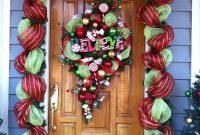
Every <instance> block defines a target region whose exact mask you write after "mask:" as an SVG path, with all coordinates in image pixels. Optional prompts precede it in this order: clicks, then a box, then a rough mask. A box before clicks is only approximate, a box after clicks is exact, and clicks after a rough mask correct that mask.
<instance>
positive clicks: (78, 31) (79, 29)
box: [76, 27, 86, 38]
mask: <svg viewBox="0 0 200 135" xmlns="http://www.w3.org/2000/svg"><path fill="white" fill-rule="evenodd" d="M85 33H86V29H85V28H84V27H77V28H76V36H77V37H78V38H83V37H84V36H85Z"/></svg>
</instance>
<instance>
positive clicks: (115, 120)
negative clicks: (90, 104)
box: [49, 0, 144, 135]
mask: <svg viewBox="0 0 200 135" xmlns="http://www.w3.org/2000/svg"><path fill="white" fill-rule="evenodd" d="M91 2H92V1H91V0H85V1H84V0H51V48H50V84H53V83H54V82H57V83H58V85H59V104H58V110H57V111H56V112H55V116H54V120H55V125H56V127H57V129H56V131H54V132H53V131H51V127H50V125H51V119H52V117H51V113H50V112H49V134H50V135H142V132H143V131H142V128H141V127H140V125H139V121H138V110H137V107H138V103H139V101H140V100H141V99H142V97H143V95H144V93H143V86H142V81H143V78H144V70H143V65H142V63H141V60H140V56H141V54H142V53H143V52H144V36H143V26H142V25H140V24H139V22H138V20H137V18H136V14H135V13H136V11H137V7H138V6H139V5H140V4H141V3H142V1H141V0H124V1H123V3H122V7H123V10H122V11H121V15H122V19H123V21H124V22H126V23H127V24H128V26H129V28H131V30H132V31H133V32H134V34H133V40H132V41H133V42H132V48H133V52H132V58H133V60H134V64H133V65H132V66H131V67H126V70H125V72H123V73H121V74H120V77H119V78H117V77H115V78H114V79H113V80H112V82H111V87H109V88H106V89H105V90H101V91H100V95H101V96H105V97H106V98H105V100H104V101H103V102H102V105H101V108H100V109H99V110H98V109H96V110H95V111H94V113H93V115H94V120H93V121H92V122H90V123H89V124H88V125H86V124H85V123H84V121H83V119H82V114H81V106H80V102H79V101H78V98H77V95H75V94H72V93H70V92H67V90H68V89H72V88H73V86H75V84H76V81H77V78H76V77H75V75H73V73H70V72H68V66H67V65H62V64H61V63H60V62H59V55H60V54H61V51H60V48H59V44H60V43H61V35H62V27H64V26H65V24H66V23H67V22H68V21H69V20H70V19H71V18H72V17H73V15H75V14H77V13H82V12H83V11H84V9H85V8H87V7H88V6H89V3H91Z"/></svg>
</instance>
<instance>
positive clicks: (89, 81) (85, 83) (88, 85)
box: [84, 79, 92, 88]
mask: <svg viewBox="0 0 200 135" xmlns="http://www.w3.org/2000/svg"><path fill="white" fill-rule="evenodd" d="M90 86H92V80H89V79H86V80H84V87H86V88H88V87H90Z"/></svg>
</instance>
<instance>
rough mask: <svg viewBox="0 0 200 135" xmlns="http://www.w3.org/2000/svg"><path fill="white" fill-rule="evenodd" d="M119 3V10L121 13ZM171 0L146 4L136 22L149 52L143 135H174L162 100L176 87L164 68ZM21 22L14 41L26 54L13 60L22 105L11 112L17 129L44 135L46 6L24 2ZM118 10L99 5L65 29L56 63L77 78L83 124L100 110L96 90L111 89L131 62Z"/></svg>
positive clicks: (125, 29)
mask: <svg viewBox="0 0 200 135" xmlns="http://www.w3.org/2000/svg"><path fill="white" fill-rule="evenodd" d="M120 2H121V0H119V5H118V7H119V9H121V3H120ZM172 2H173V0H147V1H146V4H144V5H143V6H141V7H140V9H139V12H138V17H139V19H140V21H141V22H143V23H144V24H146V27H145V30H144V33H145V37H146V39H147V40H148V41H147V43H148V45H149V46H150V47H151V50H150V51H149V52H147V53H144V55H143V56H142V61H143V63H144V65H145V66H146V67H147V69H149V72H148V73H147V75H146V78H145V80H144V85H145V86H146V87H147V88H148V91H147V93H148V97H147V98H144V99H143V100H142V101H141V103H140V105H139V119H140V122H141V125H142V127H143V128H144V129H145V134H146V135H150V134H164V135H172V134H173V131H172V128H171V127H170V126H169V123H168V121H169V118H170V117H171V110H170V108H169V106H168V105H167V104H166V103H165V101H164V100H163V98H165V97H167V96H169V94H170V93H171V92H172V90H173V88H174V85H175V82H174V79H173V77H172V76H171V74H170V73H168V72H166V70H165V69H166V67H167V66H168V65H169V64H170V63H171V61H172V53H171V51H170V50H169V49H168V47H169V46H170V45H171V43H172V41H173V39H174V33H173V29H172V27H171V26H169V25H167V24H166V23H165V22H166V19H167V18H168V15H169V14H170V13H171V8H170V6H169V5H168V4H170V3H172ZM23 9H24V14H25V18H24V19H23V20H21V21H20V24H19V27H18V40H19V43H20V44H21V46H22V47H23V48H24V49H25V50H24V51H23V52H22V53H21V54H20V55H19V56H17V58H16V59H15V63H14V66H15V68H16V70H17V71H18V72H19V73H21V74H24V75H25V76H24V77H23V79H22V81H20V82H19V83H18V85H17V88H16V94H17V96H18V98H19V99H20V100H21V101H19V102H17V103H16V105H15V107H14V111H15V115H16V117H17V124H18V126H19V127H20V128H28V129H29V130H28V131H27V132H26V133H24V135H25V134H31V135H32V134H38V133H39V134H40V135H46V134H47V132H46V131H45V129H44V126H45V120H44V117H43V112H42V106H40V104H39V103H40V102H43V100H44V94H45V91H46V83H45V81H44V79H43V78H42V77H41V75H42V72H43V70H44V68H45V64H44V63H45V62H44V59H45V53H44V50H43V49H42V44H43V43H44V38H45V33H46V29H45V22H47V8H46V3H45V1H42V0H24V3H23ZM117 12H118V8H117V7H115V6H114V3H113V1H106V0H99V2H98V3H94V4H93V5H91V7H90V9H88V10H86V11H85V13H84V14H83V15H81V16H74V18H73V19H72V20H70V21H69V22H68V23H67V25H66V27H65V28H63V37H62V40H63V42H62V47H61V48H62V52H63V54H62V55H60V60H61V62H62V63H63V64H69V65H70V71H72V72H74V73H75V75H76V76H78V77H79V81H78V83H77V88H74V89H73V90H72V92H74V93H77V94H78V98H79V100H80V101H81V102H82V107H81V108H82V112H83V116H84V118H85V122H86V123H87V122H88V120H91V119H92V111H93V109H94V108H96V107H99V105H100V103H101V102H102V101H103V99H104V97H100V96H98V93H99V90H100V89H101V88H102V87H104V86H107V87H109V86H110V85H111V82H110V80H111V78H112V77H113V76H118V75H119V72H120V71H122V70H123V69H124V67H125V65H130V64H131V63H132V61H131V59H130V52H131V45H130V43H131V39H130V34H131V32H130V30H129V29H128V27H127V25H126V24H125V23H124V22H122V19H121V18H120V17H117Z"/></svg>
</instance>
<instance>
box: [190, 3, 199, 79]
mask: <svg viewBox="0 0 200 135" xmlns="http://www.w3.org/2000/svg"><path fill="white" fill-rule="evenodd" d="M191 39H192V48H191V83H193V82H194V81H195V80H196V78H195V75H196V74H199V73H200V0H192V35H191Z"/></svg>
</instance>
